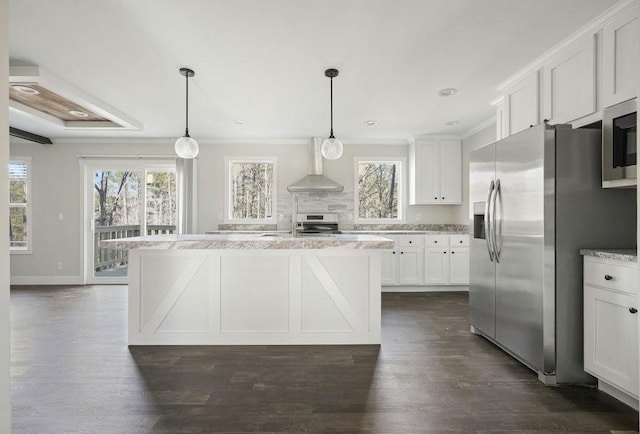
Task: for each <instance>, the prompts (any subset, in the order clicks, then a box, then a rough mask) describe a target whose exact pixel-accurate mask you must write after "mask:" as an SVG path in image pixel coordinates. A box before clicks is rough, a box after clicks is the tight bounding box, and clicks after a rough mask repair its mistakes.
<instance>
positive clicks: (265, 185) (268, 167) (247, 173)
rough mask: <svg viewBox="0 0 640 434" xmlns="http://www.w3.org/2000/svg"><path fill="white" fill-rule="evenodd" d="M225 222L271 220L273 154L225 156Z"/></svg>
mask: <svg viewBox="0 0 640 434" xmlns="http://www.w3.org/2000/svg"><path fill="white" fill-rule="evenodd" d="M225 161H226V171H227V174H226V175H227V176H226V185H225V187H226V188H225V194H226V206H227V209H226V218H225V221H226V222H246V223H266V222H270V223H271V222H275V218H274V216H275V213H276V209H275V207H276V162H277V159H276V158H225Z"/></svg>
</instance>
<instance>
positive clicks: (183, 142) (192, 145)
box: [175, 136, 200, 158]
mask: <svg viewBox="0 0 640 434" xmlns="http://www.w3.org/2000/svg"><path fill="white" fill-rule="evenodd" d="M175 148H176V154H178V157H180V158H196V156H197V155H198V151H199V150H200V147H199V146H198V142H196V141H195V140H194V139H192V138H191V137H189V136H182V137H180V138H179V139H178V140H176V146H175Z"/></svg>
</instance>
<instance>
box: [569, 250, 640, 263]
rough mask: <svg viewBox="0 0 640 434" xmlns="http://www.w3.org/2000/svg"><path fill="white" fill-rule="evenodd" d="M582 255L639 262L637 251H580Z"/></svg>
mask: <svg viewBox="0 0 640 434" xmlns="http://www.w3.org/2000/svg"><path fill="white" fill-rule="evenodd" d="M580 254H581V255H583V256H596V257H598V258H606V259H614V260H616V261H624V262H637V261H638V250H637V249H580Z"/></svg>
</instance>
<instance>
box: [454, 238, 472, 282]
mask: <svg viewBox="0 0 640 434" xmlns="http://www.w3.org/2000/svg"><path fill="white" fill-rule="evenodd" d="M449 252H450V253H449V284H450V285H468V284H469V247H454V246H453V245H452V246H451V248H450V250H449Z"/></svg>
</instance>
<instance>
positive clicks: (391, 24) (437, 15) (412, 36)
mask: <svg viewBox="0 0 640 434" xmlns="http://www.w3.org/2000/svg"><path fill="white" fill-rule="evenodd" d="M614 3H615V0H322V1H317V0H182V1H177V0H173V1H170V0H135V1H131V0H102V1H78V0H56V1H51V0H11V3H10V21H9V22H10V43H9V45H10V46H9V53H10V57H11V62H12V64H18V63H21V64H33V65H38V66H40V67H42V68H45V69H46V70H47V71H48V72H50V73H51V74H54V75H56V76H58V77H59V78H61V79H63V80H65V81H67V82H69V83H71V84H73V85H74V86H76V87H77V88H79V89H81V90H82V91H84V92H87V93H89V94H90V95H92V96H93V97H95V98H97V99H99V100H102V101H104V102H105V103H106V104H109V105H110V106H113V107H115V108H117V109H118V110H120V111H121V112H123V113H125V114H127V115H128V116H130V117H132V118H133V119H135V120H137V121H138V122H140V123H142V124H143V125H144V126H143V128H142V129H141V130H140V131H82V130H65V129H63V128H61V127H56V126H50V125H48V124H45V123H42V122H40V121H36V120H34V119H33V118H28V117H23V116H21V115H20V114H16V113H15V112H11V114H10V123H11V126H13V127H16V128H20V129H25V130H28V131H30V132H33V133H36V134H41V135H45V136H49V137H52V138H61V137H120V138H122V137H131V138H173V137H177V136H179V135H181V134H182V133H183V131H184V92H185V89H184V77H183V76H181V75H180V74H179V72H178V69H179V68H180V67H182V66H187V67H190V68H192V69H194V70H195V77H194V78H193V79H190V83H189V84H190V86H189V90H190V125H189V130H190V133H191V135H192V136H193V137H195V138H197V139H298V138H305V137H310V136H327V135H328V130H329V79H328V78H326V77H325V76H324V70H325V69H326V68H329V67H334V68H337V69H339V70H340V75H339V76H338V77H337V78H335V79H334V129H335V134H336V136H337V137H339V138H343V139H354V140H355V139H366V138H370V139H400V138H406V137H409V136H410V135H414V134H462V133H464V132H466V131H468V130H469V129H471V128H473V127H475V126H477V125H478V124H480V123H482V122H483V121H486V120H488V119H489V118H490V117H491V116H492V115H494V114H495V113H494V109H493V107H491V106H490V105H489V103H490V102H491V101H493V100H494V99H495V98H496V97H497V96H499V95H498V92H497V91H496V90H495V86H496V85H497V84H499V83H500V82H501V81H503V80H505V79H506V78H508V77H509V76H510V75H511V74H513V73H515V72H516V71H518V70H519V69H520V68H522V67H523V66H525V65H526V64H527V63H529V62H530V61H532V60H533V59H534V58H536V57H537V56H539V55H541V54H542V53H544V52H545V51H546V50H548V49H549V48H551V47H552V46H554V45H555V44H557V43H558V42H560V41H561V40H562V39H564V38H566V37H567V36H569V35H570V34H571V33H573V32H574V31H576V30H577V29H579V28H580V27H581V26H583V25H584V24H586V23H587V22H588V21H590V20H591V19H593V18H595V17H596V16H597V15H599V14H600V13H601V12H603V11H604V10H606V9H607V8H609V7H610V6H611V5H613V4H614ZM447 87H454V88H457V89H459V92H458V93H457V94H456V95H453V96H451V97H447V98H443V97H439V96H437V92H438V90H439V89H442V88H447ZM238 119H241V120H244V121H245V122H246V123H245V125H238V124H236V123H234V121H235V120H238ZM367 120H376V121H378V125H377V126H373V127H371V126H365V125H364V122H365V121H367ZM453 120H455V121H459V124H457V125H454V126H447V125H445V124H446V123H447V122H448V121H453Z"/></svg>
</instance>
